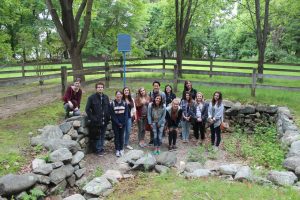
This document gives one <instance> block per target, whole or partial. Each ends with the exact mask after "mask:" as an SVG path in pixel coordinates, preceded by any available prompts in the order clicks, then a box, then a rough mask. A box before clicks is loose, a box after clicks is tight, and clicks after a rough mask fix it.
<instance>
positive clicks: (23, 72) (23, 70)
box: [22, 62, 25, 77]
mask: <svg viewBox="0 0 300 200" xmlns="http://www.w3.org/2000/svg"><path fill="white" fill-rule="evenodd" d="M22 77H25V63H24V62H23V63H22Z"/></svg>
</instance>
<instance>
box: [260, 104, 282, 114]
mask: <svg viewBox="0 0 300 200" xmlns="http://www.w3.org/2000/svg"><path fill="white" fill-rule="evenodd" d="M256 110H257V111H258V112H266V113H269V114H275V113H277V110H278V107H277V106H275V105H271V106H265V105H258V106H256Z"/></svg>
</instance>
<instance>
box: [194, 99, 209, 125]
mask: <svg viewBox="0 0 300 200" xmlns="http://www.w3.org/2000/svg"><path fill="white" fill-rule="evenodd" d="M208 106H209V104H208V103H206V102H204V105H203V108H202V110H201V119H202V122H204V123H206V120H207V117H208ZM193 113H195V115H194V119H195V121H196V120H197V119H196V118H197V117H196V114H197V103H196V102H195V103H194V105H193Z"/></svg>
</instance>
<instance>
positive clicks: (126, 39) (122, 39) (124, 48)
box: [118, 34, 131, 87]
mask: <svg viewBox="0 0 300 200" xmlns="http://www.w3.org/2000/svg"><path fill="white" fill-rule="evenodd" d="M130 43H131V37H130V35H128V34H118V51H119V52H122V54H123V73H124V74H123V84H124V87H126V52H129V51H130V50H131V45H130Z"/></svg>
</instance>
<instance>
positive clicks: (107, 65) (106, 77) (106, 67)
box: [105, 62, 110, 88]
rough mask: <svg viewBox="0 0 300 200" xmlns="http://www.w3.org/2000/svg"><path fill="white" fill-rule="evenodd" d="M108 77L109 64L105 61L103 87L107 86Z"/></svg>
mask: <svg viewBox="0 0 300 200" xmlns="http://www.w3.org/2000/svg"><path fill="white" fill-rule="evenodd" d="M109 79H110V74H109V64H108V62H105V87H106V88H109Z"/></svg>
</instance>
